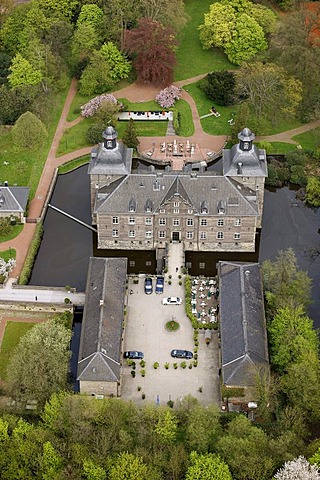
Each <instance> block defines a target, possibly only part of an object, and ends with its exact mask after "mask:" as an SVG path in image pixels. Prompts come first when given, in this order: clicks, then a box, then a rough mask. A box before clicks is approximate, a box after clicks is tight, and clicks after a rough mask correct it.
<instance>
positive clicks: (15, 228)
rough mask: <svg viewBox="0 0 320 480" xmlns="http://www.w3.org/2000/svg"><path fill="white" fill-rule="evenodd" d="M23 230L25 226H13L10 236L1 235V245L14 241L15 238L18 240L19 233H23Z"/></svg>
mask: <svg viewBox="0 0 320 480" xmlns="http://www.w3.org/2000/svg"><path fill="white" fill-rule="evenodd" d="M22 230H23V225H21V224H19V225H13V226H12V231H11V233H9V235H0V243H2V242H7V241H8V240H12V239H13V238H16V237H17V236H18V235H19V233H21V232H22Z"/></svg>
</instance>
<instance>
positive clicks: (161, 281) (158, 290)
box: [156, 277, 164, 293]
mask: <svg viewBox="0 0 320 480" xmlns="http://www.w3.org/2000/svg"><path fill="white" fill-rule="evenodd" d="M163 287H164V277H157V283H156V293H163Z"/></svg>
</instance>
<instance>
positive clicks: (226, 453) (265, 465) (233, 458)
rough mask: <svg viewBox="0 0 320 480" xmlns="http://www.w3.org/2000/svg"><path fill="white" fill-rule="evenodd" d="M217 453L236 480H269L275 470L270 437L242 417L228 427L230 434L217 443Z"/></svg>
mask: <svg viewBox="0 0 320 480" xmlns="http://www.w3.org/2000/svg"><path fill="white" fill-rule="evenodd" d="M216 451H217V452H218V453H219V455H221V457H222V458H223V460H224V461H225V462H226V463H227V464H228V465H229V468H230V470H231V474H232V478H233V479H235V480H257V479H258V478H259V480H269V479H270V477H271V475H272V473H273V470H274V467H275V462H274V460H273V458H272V457H271V455H270V450H269V440H268V437H267V435H266V434H265V433H264V432H263V431H262V430H261V429H260V428H258V427H256V426H254V425H252V423H251V422H250V420H248V419H247V417H245V416H243V415H239V416H238V417H236V418H235V419H234V420H232V421H231V422H230V423H229V425H228V432H227V434H226V435H224V436H222V437H221V438H220V439H219V440H218V441H217V443H216Z"/></svg>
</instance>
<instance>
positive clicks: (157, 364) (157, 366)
mask: <svg viewBox="0 0 320 480" xmlns="http://www.w3.org/2000/svg"><path fill="white" fill-rule="evenodd" d="M153 368H154V369H155V370H157V368H159V362H154V364H153Z"/></svg>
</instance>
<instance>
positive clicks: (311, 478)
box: [274, 457, 320, 480]
mask: <svg viewBox="0 0 320 480" xmlns="http://www.w3.org/2000/svg"><path fill="white" fill-rule="evenodd" d="M274 478H275V479H276V480H319V479H320V471H319V469H318V467H317V466H316V465H310V463H309V462H308V461H307V460H306V459H305V458H304V457H298V458H296V459H294V460H291V461H290V462H286V463H285V464H284V466H283V467H282V468H280V470H278V471H277V473H276V474H275V476H274Z"/></svg>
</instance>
